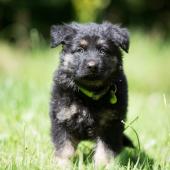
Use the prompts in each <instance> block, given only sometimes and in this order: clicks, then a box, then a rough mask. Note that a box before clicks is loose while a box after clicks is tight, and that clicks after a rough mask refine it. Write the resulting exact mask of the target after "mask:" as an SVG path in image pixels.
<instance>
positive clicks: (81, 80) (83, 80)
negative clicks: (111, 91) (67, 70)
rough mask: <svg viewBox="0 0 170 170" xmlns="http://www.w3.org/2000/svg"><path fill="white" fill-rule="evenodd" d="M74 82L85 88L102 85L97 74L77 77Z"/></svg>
mask: <svg viewBox="0 0 170 170" xmlns="http://www.w3.org/2000/svg"><path fill="white" fill-rule="evenodd" d="M75 81H76V83H77V84H78V85H83V86H87V87H100V86H103V84H104V80H103V78H102V77H101V76H99V75H97V74H88V75H81V76H77V77H76V78H75Z"/></svg>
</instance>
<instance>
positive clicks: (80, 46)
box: [51, 23, 129, 87]
mask: <svg viewBox="0 0 170 170" xmlns="http://www.w3.org/2000/svg"><path fill="white" fill-rule="evenodd" d="M51 35H52V47H55V46H57V45H59V44H63V51H62V55H61V63H60V67H61V68H62V69H63V70H64V71H65V72H67V73H68V74H71V76H72V78H73V79H74V81H75V83H77V84H80V85H82V86H87V87H100V86H103V85H104V84H105V83H106V82H107V81H108V80H109V79H110V78H111V76H113V75H114V73H116V71H117V70H118V69H119V68H120V67H121V64H122V63H121V54H120V48H122V49H124V50H125V51H126V52H127V51H128V47H129V39H128V33H127V30H126V29H122V28H120V27H118V26H114V25H112V24H109V23H104V24H100V25H99V24H88V25H80V24H71V25H64V26H53V27H52V30H51Z"/></svg>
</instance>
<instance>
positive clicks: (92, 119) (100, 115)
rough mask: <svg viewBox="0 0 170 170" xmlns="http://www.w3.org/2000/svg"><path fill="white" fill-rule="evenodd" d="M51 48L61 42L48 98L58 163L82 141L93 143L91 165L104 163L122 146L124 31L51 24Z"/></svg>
mask: <svg viewBox="0 0 170 170" xmlns="http://www.w3.org/2000/svg"><path fill="white" fill-rule="evenodd" d="M51 38H52V39H51V45H52V47H56V46H58V45H60V44H62V47H63V48H62V52H61V55H60V64H59V67H58V69H57V71H56V72H55V74H54V80H53V81H54V84H53V90H52V98H51V110H50V116H51V123H52V129H51V131H52V139H53V143H54V145H55V149H56V156H57V158H58V159H60V160H63V161H67V160H68V159H69V158H70V157H71V156H72V155H73V154H74V151H75V149H76V146H77V144H78V143H79V142H80V141H82V140H93V141H96V148H95V154H94V162H95V165H96V166H98V165H99V164H108V163H109V161H110V159H111V158H112V157H113V156H115V155H116V154H117V153H119V152H120V151H121V149H122V147H123V146H125V145H128V146H132V143H131V141H130V140H129V139H128V138H127V137H126V136H125V135H124V134H123V131H124V125H123V123H122V120H125V119H126V112H127V104H128V94H127V92H128V90H127V81H126V76H125V74H124V71H123V63H122V53H121V50H124V51H125V52H128V49H129V35H128V31H127V30H126V29H125V28H121V27H119V26H117V25H112V24H111V23H108V22H105V23H102V24H95V23H90V24H77V23H71V24H68V25H56V26H52V28H51Z"/></svg>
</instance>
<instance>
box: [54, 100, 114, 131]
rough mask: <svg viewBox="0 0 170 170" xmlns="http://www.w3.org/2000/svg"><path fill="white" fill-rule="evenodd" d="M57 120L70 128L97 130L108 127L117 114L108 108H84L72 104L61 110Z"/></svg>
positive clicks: (78, 104)
mask: <svg viewBox="0 0 170 170" xmlns="http://www.w3.org/2000/svg"><path fill="white" fill-rule="evenodd" d="M57 118H58V119H59V120H60V121H61V122H66V124H68V126H70V127H71V126H74V127H75V128H76V127H81V126H83V127H84V128H85V127H92V128H98V127H104V126H108V125H109V122H110V121H112V120H113V119H117V112H116V111H115V109H114V108H113V107H109V106H86V105H83V104H80V103H76V102H73V103H72V104H71V105H70V106H69V107H65V108H62V110H61V111H60V112H58V114H57ZM72 128H73V127H72Z"/></svg>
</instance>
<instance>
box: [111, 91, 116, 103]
mask: <svg viewBox="0 0 170 170" xmlns="http://www.w3.org/2000/svg"><path fill="white" fill-rule="evenodd" d="M110 103H111V104H115V103H117V97H116V95H115V92H114V91H113V90H111V91H110Z"/></svg>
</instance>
